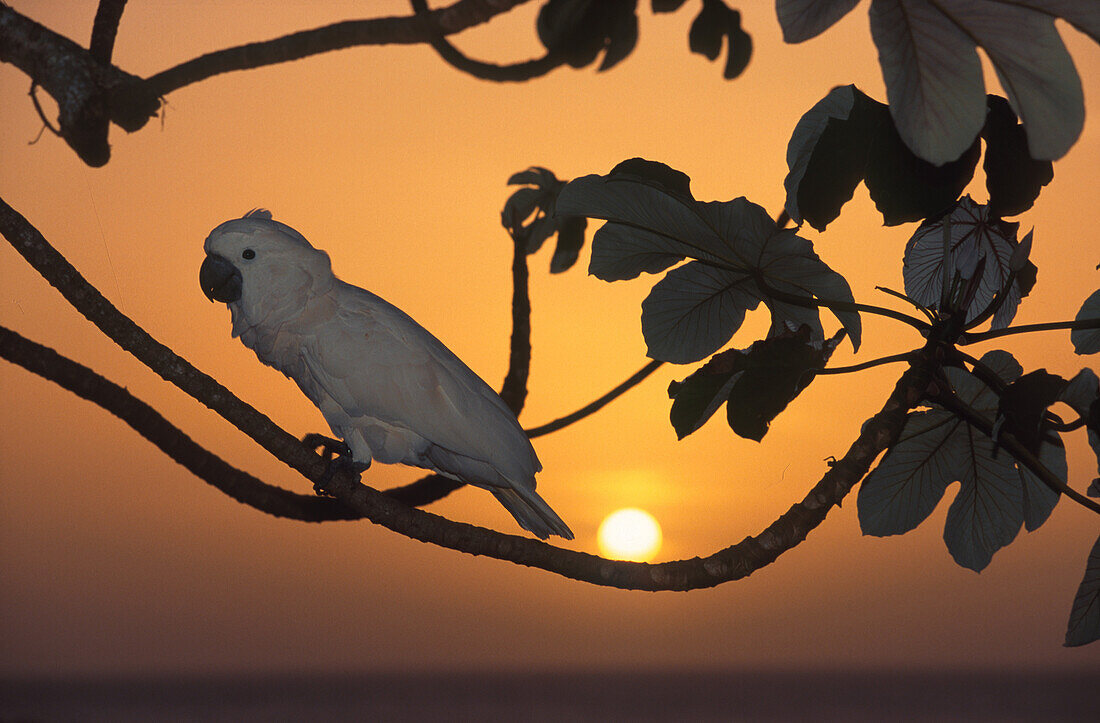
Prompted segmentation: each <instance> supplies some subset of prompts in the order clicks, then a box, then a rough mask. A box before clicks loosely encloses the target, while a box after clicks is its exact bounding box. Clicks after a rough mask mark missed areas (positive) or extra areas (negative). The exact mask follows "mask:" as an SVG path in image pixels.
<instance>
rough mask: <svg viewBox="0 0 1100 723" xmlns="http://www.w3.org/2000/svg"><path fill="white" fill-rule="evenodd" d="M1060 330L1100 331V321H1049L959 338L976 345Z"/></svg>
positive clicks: (1007, 327) (971, 333)
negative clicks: (1005, 338)
mask: <svg viewBox="0 0 1100 723" xmlns="http://www.w3.org/2000/svg"><path fill="white" fill-rule="evenodd" d="M1059 329H1070V330H1073V329H1100V319H1082V320H1080V321H1048V322H1045V323H1042V324H1020V325H1019V326H1006V327H1005V328H1003V329H990V330H989V331H979V332H966V333H965V334H963V335H962V336H961V337H959V343H960V344H976V343H978V342H979V341H987V340H989V339H996V338H997V337H1001V336H1008V335H1010V334H1027V333H1030V332H1033V331H1057V330H1059Z"/></svg>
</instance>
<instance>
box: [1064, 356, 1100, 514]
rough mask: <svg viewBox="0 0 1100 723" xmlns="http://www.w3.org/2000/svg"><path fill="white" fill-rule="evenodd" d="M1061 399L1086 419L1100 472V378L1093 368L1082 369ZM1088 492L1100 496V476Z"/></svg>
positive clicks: (1089, 437)
mask: <svg viewBox="0 0 1100 723" xmlns="http://www.w3.org/2000/svg"><path fill="white" fill-rule="evenodd" d="M1061 401H1063V402H1065V403H1066V404H1068V405H1069V406H1070V407H1072V408H1073V411H1075V412H1077V413H1078V414H1080V415H1081V418H1082V419H1084V420H1085V427H1086V428H1087V430H1088V440H1089V445H1090V446H1091V447H1092V451H1093V453H1095V454H1096V471H1097V473H1098V474H1100V379H1098V378H1097V376H1096V372H1094V371H1092V370H1091V369H1082V370H1081V371H1080V372H1078V373H1077V375H1076V376H1074V377H1073V379H1070V380H1069V384H1067V385H1066V388H1065V389H1064V390H1063V391H1062V396H1061ZM1088 494H1089V495H1090V496H1093V497H1100V477H1098V478H1097V479H1094V480H1093V481H1092V484H1090V485H1089V490H1088Z"/></svg>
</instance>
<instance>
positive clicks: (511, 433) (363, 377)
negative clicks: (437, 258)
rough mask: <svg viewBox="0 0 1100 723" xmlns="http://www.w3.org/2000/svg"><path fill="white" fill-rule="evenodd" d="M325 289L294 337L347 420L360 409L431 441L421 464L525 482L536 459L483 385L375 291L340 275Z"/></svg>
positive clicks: (501, 481) (496, 481) (361, 414)
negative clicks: (303, 332) (315, 314)
mask: <svg viewBox="0 0 1100 723" xmlns="http://www.w3.org/2000/svg"><path fill="white" fill-rule="evenodd" d="M326 296H327V297H329V298H328V299H325V298H324V297H322V298H318V299H314V300H313V302H312V303H311V306H312V305H313V304H317V303H319V302H325V303H326V306H330V311H329V312H328V313H326V314H325V315H326V316H327V315H328V314H331V316H330V318H328V319H327V320H325V321H323V322H321V323H313V324H310V325H309V327H310V328H312V329H313V330H314V334H315V337H314V338H313V339H312V340H307V339H303V341H304V342H305V343H303V345H302V349H303V351H302V353H303V356H304V357H305V359H306V364H307V366H308V368H309V370H310V372H311V374H312V375H313V376H314V377H315V378H316V380H317V382H318V383H319V384H320V386H321V387H323V388H324V390H325V392H326V393H327V394H328V395H329V396H330V397H331V398H332V400H333V401H335V402H336V403H337V404H338V405H339V406H340V407H341V408H342V410H343V411H344V412H345V413H346V414H347V416H349V417H351V418H352V423H353V424H354V423H355V421H354V420H355V419H356V418H362V419H363V420H364V422H365V423H366V422H367V420H370V421H371V422H373V421H377V422H381V423H382V424H384V425H388V426H391V427H393V428H394V430H395V432H394V433H395V434H400V431H401V430H408V431H409V432H412V433H413V434H415V435H417V436H419V437H422V438H423V439H424V440H427V442H429V443H430V444H431V445H432V446H434V447H438V448H439V449H435V450H425V451H424V454H425V455H428V457H427V459H425V460H424V461H425V462H427V463H429V464H428V465H426V466H434V467H437V468H439V469H440V471H442V472H445V473H449V474H452V475H455V476H457V477H459V478H461V479H462V480H463V481H466V482H470V483H473V484H480V485H483V486H494V487H496V486H506V487H516V488H523V487H529V488H531V489H533V488H534V475H535V473H536V472H537V471H539V470H540V469H541V468H542V466H541V464H539V461H538V458H537V457H536V456H535V453H534V450H533V449H532V447H531V443H530V442H529V441H528V439H527V435H526V434H525V433H524V432H523V430H522V428H521V427H520V426H519V423H518V422H517V421H516V418H515V416H514V415H513V414H512V412H511V410H509V409H508V407H507V406H506V405H505V404H504V402H503V401H501V399H500V397H499V396H498V395H497V394H496V392H494V391H493V390H492V389H491V388H490V387H489V385H487V384H486V383H485V382H484V381H482V380H481V378H480V377H478V376H477V375H476V374H474V372H473V371H471V370H470V369H469V367H467V366H466V365H465V364H464V363H463V362H462V361H461V360H460V359H459V358H458V357H457V356H455V355H454V353H452V352H451V351H450V350H449V349H447V347H445V346H444V345H443V344H442V342H440V341H439V340H438V339H436V338H435V337H434V336H432V335H431V334H430V333H428V332H427V331H426V330H425V329H424V328H423V327H421V326H420V325H419V324H417V323H416V322H415V321H414V320H413V319H411V318H410V317H409V316H408V315H406V314H405V313H404V312H402V311H401V310H400V309H398V308H397V307H395V306H393V305H392V304H390V303H388V302H386V301H385V300H384V299H381V298H380V297H378V296H376V295H374V294H372V293H370V292H369V291H365V290H363V289H360V288H358V287H355V286H351V285H350V284H345V283H343V282H338V283H337V284H336V285H335V286H334V287H333V288H332V289H331V290H330V292H329V293H328V294H327V295H326ZM322 411H324V409H323V408H322ZM330 421H332V420H330ZM380 459H381V460H382V461H395V460H385V459H382V458H381V457H380Z"/></svg>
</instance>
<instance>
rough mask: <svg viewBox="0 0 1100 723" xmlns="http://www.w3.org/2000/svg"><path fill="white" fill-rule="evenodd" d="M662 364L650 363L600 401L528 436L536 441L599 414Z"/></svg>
mask: <svg viewBox="0 0 1100 723" xmlns="http://www.w3.org/2000/svg"><path fill="white" fill-rule="evenodd" d="M662 364H664V362H663V361H657V360H656V359H654V360H653V361H651V362H649V363H648V364H646V365H645V366H644V367H642V368H641V369H639V370H638V371H636V372H635V373H634V374H633V375H632V376H631V377H630V378H629V379H627V380H626V381H625V382H623V383H622V384H620V385H619V386H617V387H615V388H614V389H612V390H611V391H610V392H608V393H607V394H605V395H603V396H602V397H600V398H599V399H596V400H595V401H593V402H590V403H589V404H586V405H584V406H583V407H581V408H580V409H578V410H577V411H575V412H573V413H572V414H567V415H565V416H564V417H560V418H558V419H555V420H554V421H552V422H547V423H546V424H543V425H540V426H538V427H533V428H531V429H528V430H525V431H526V432H527V436H528V437H530V438H531V439H534V438H535V437H541V436H542V435H544V434H550V433H551V432H556V431H558V430H559V429H561V428H563V427H568V426H569V425H570V424H572V423H573V422H577V421H580V420H581V419H584V418H585V417H587V416H589V415H590V414H594V413H595V412H598V411H599V410H600V409H602V408H603V407H605V406H607V405H608V404H609V403H610V402H613V401H614V400H615V399H617V398H618V397H620V396H622V395H623V394H624V393H625V392H626V391H627V390H629V389H630V388H632V387H635V386H637V385H638V384H639V383H640V382H641V381H642V380H643V379H645V378H646V377H648V376H649V375H650V374H652V373H653V372H655V371H656V370H657V367H659V366H661V365H662Z"/></svg>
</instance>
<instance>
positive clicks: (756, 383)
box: [668, 326, 844, 442]
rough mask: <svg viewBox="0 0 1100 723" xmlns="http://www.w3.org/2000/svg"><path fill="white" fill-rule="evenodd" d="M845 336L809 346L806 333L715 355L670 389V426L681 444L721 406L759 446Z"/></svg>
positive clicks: (788, 334)
mask: <svg viewBox="0 0 1100 723" xmlns="http://www.w3.org/2000/svg"><path fill="white" fill-rule="evenodd" d="M843 335H844V332H843V331H840V332H837V334H836V336H834V337H833V338H832V339H829V340H827V341H825V342H811V341H810V329H809V327H805V326H803V327H801V328H800V329H799V330H798V331H797V332H785V333H784V334H782V335H780V336H776V337H772V338H769V339H765V340H762V341H757V342H755V343H753V344H752V346H750V347H749V348H748V349H746V350H744V351H741V350H737V349H730V350H728V351H724V352H722V353H721V354H716V355H714V357H712V358H711V360H710V361H708V362H707V363H706V364H704V365H703V366H702V367H700V368H699V369H698V370H697V371H696V372H695V373H693V374H692V375H691V376H689V377H688V378H687V379H685V380H684V381H682V382H672V383H671V384H670V385H669V389H668V393H669V396H670V397H671V398H672V399H673V400H674V401H673V403H672V411H671V415H670V416H671V419H672V426H673V428H674V429H675V430H676V435H677V437H678V438H680V439H683V438H684V437H686V436H687V435H689V434H691V433H692V432H694V431H695V430H697V429H699V428H700V427H702V426H703V424H704V423H706V421H707V420H708V419H710V417H711V416H712V415H713V414H714V412H716V411H717V410H718V408H719V407H720V406H722V404H723V403H725V402H728V404H727V406H726V418H727V421H728V422H729V425H730V428H731V429H733V431H734V432H736V433H737V434H739V435H740V436H742V437H746V438H748V439H753V440H756V441H758V442H759V441H760V440H761V439H762V438H763V436H764V434H765V433H767V431H768V426H769V424H770V423H771V420H773V419H775V417H776V416H777V415H778V414H779V413H780V412H782V411H783V410H784V409H785V408H786V407H787V405H788V404H790V402H791V401H792V400H793V399H794V398H795V397H796V396H798V394H799V393H800V392H801V391H802V390H803V389H805V388H806V386H807V385H808V384H809V383H810V382H811V381H812V380H813V378H814V375H813V374H809V373H807V372H810V371H811V370H816V369H823V368H824V367H825V363H826V362H827V361H828V360H829V357H830V356H831V355H832V353H833V351H834V350H835V349H836V347H837V345H838V344H839V343H840V339H841V338H842V337H843Z"/></svg>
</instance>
